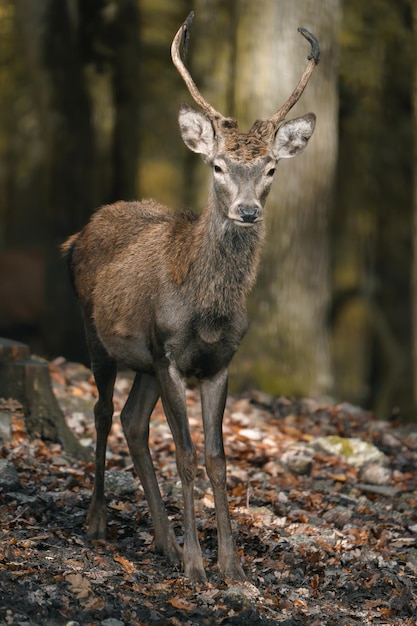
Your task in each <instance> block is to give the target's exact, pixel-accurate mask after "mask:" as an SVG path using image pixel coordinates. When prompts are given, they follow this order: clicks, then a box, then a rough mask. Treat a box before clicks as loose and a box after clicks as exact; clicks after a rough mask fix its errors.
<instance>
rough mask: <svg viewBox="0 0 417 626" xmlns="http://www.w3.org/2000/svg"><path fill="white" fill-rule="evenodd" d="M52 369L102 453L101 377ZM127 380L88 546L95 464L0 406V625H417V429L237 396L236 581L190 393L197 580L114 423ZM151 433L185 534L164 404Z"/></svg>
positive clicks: (76, 426)
mask: <svg viewBox="0 0 417 626" xmlns="http://www.w3.org/2000/svg"><path fill="white" fill-rule="evenodd" d="M51 375H52V379H53V385H54V390H55V393H56V395H57V396H58V399H59V401H60V403H61V405H62V407H63V410H64V411H65V414H66V416H67V419H68V423H69V425H70V427H71V428H72V429H73V431H74V432H75V433H76V435H77V436H78V437H79V438H80V439H81V441H82V443H83V444H84V445H86V446H89V447H91V449H92V450H93V446H94V424H93V414H92V407H93V404H94V401H95V397H96V389H95V387H94V384H93V381H92V378H91V374H90V372H89V371H88V370H87V369H86V368H84V367H83V366H81V365H77V364H71V363H67V362H65V361H64V360H62V359H61V360H57V361H55V362H54V363H52V364H51ZM129 385H130V381H129V379H128V378H126V377H123V376H121V377H119V378H118V380H117V385H116V392H115V407H116V413H115V419H114V422H113V427H112V431H111V435H110V437H109V452H108V469H109V470H110V471H109V472H108V476H109V481H108V482H109V484H108V487H107V493H108V509H109V518H108V539H107V541H106V542H103V541H101V542H87V540H86V539H85V535H84V531H85V528H84V523H85V517H86V511H87V507H88V503H89V499H90V494H91V489H92V483H93V464H92V462H91V463H85V462H81V461H75V460H74V459H72V458H70V457H68V455H66V454H65V452H64V451H62V449H61V447H60V446H59V445H58V444H52V443H50V444H48V443H47V442H44V441H41V440H39V439H37V440H30V439H29V438H28V437H27V434H26V431H25V422H24V417H23V413H22V411H21V407H20V406H19V404H18V403H16V402H14V401H13V400H10V399H8V400H2V401H0V413H3V414H8V415H9V416H10V419H11V437H9V439H8V440H7V441H3V443H2V445H1V447H0V463H1V467H0V532H1V543H0V624H1V625H15V624H16V625H17V624H19V625H21V626H33V625H36V626H38V625H39V626H55V625H61V624H62V625H64V624H65V625H67V626H76V625H77V624H80V625H81V626H87V625H103V626H123V625H124V626H129V625H132V626H136V625H146V626H148V625H149V626H171V625H172V626H179V625H185V626H194V625H207V626H212V625H220V624H221V625H229V624H230V625H232V624H235V625H236V624H245V625H246V626H250V625H258V626H261V625H272V624H279V625H281V626H298V625H308V626H318V625H320V626H330V625H334V626H336V625H337V626H350V625H354V624H355V625H356V624H360V625H364V626H367V625H371V624H372V626H375V625H380V626H388V625H389V626H391V625H401V626H412V625H413V626H414V625H415V624H417V430H416V429H415V430H414V432H413V429H412V428H410V427H404V426H400V425H398V424H397V425H396V424H392V423H382V422H378V421H376V420H374V419H373V418H372V415H370V414H369V413H367V412H366V411H363V410H361V409H358V408H356V407H352V406H350V405H347V404H341V405H337V406H333V405H325V404H318V403H317V402H314V401H311V400H298V401H295V400H294V401H293V400H289V399H285V398H269V397H267V396H265V395H263V394H259V393H253V394H252V395H250V396H249V395H248V396H247V397H232V396H230V397H229V399H228V404H227V410H226V415H225V424H224V439H225V448H226V453H227V458H228V491H229V495H230V508H231V514H232V519H233V528H234V533H235V539H236V543H237V545H238V550H239V556H240V557H241V559H242V563H243V564H244V568H245V570H246V573H247V576H248V582H247V583H244V584H240V585H235V584H233V581H229V580H224V579H222V578H221V577H220V575H219V572H218V570H217V567H216V545H217V542H216V529H215V516H214V508H213V496H212V491H211V488H210V484H209V481H208V479H207V476H206V473H205V470H204V469H203V468H204V464H203V459H204V447H203V445H204V444H203V436H202V428H201V417H200V408H199V397H198V393H197V391H196V390H193V389H191V390H189V391H188V392H187V403H188V409H189V415H190V422H191V430H192V435H193V439H194V442H195V445H196V448H197V451H198V455H199V460H200V465H201V470H200V471H199V474H198V478H197V480H196V510H197V518H198V526H199V533H200V539H201V544H202V550H203V556H204V561H205V565H206V571H207V577H208V582H207V583H206V584H201V585H192V584H191V583H190V582H189V581H188V580H187V579H186V578H185V577H184V576H183V574H182V573H181V570H180V569H179V568H173V567H172V566H169V565H167V564H166V562H165V561H164V559H163V558H162V557H160V556H158V555H156V554H154V552H153V547H152V543H153V530H152V523H151V520H150V517H149V513H148V508H147V505H146V501H145V498H144V495H143V492H142V489H141V487H140V485H139V484H138V482H137V481H136V478H134V477H133V470H132V465H131V460H130V458H129V453H128V449H127V447H126V444H125V440H124V437H123V433H122V429H121V425H120V419H119V415H120V410H121V407H122V405H123V402H124V400H125V398H126V394H127V392H128V389H129ZM323 436H325V437H327V438H328V437H333V439H334V440H335V441H339V442H341V445H342V447H341V448H340V453H339V454H336V453H329V452H328V451H327V452H326V451H324V450H323V449H321V448H320V446H317V445H316V443H317V439H316V438H317V437H323ZM338 438H341V439H338ZM344 438H350V440H351V441H354V440H360V441H362V442H368V444H372V446H375V447H376V448H377V449H378V450H379V451H381V452H383V453H384V456H382V455H381V456H379V457H377V458H376V460H375V461H373V462H369V461H368V462H361V461H357V460H356V461H353V460H352V458H350V456H349V453H350V452H351V450H350V446H346V441H345V439H344ZM150 439H151V442H152V443H151V446H152V454H153V459H154V463H155V466H156V468H157V475H158V480H159V482H160V485H161V489H162V491H163V493H164V499H165V501H166V504H167V508H168V511H169V515H170V518H171V520H172V524H173V526H174V528H175V531H176V534H177V536H178V537H179V541H180V542H181V534H182V510H181V489H180V486H179V484H178V479H177V472H176V468H175V460H174V448H173V443H172V439H171V436H170V433H169V430H168V427H167V425H166V422H165V418H164V417H163V413H162V409H161V407H160V406H157V408H156V410H155V412H154V416H153V418H152V422H151V436H150ZM343 442H344V443H343ZM343 446H344V447H343ZM369 447H371V446H369Z"/></svg>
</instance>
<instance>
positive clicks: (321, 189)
mask: <svg viewBox="0 0 417 626" xmlns="http://www.w3.org/2000/svg"><path fill="white" fill-rule="evenodd" d="M339 12H340V11H339V0H323V2H321V3H320V10H317V3H315V2H314V1H313V0H297V2H291V1H289V0H285V1H284V2H280V3H277V2H268V1H267V0H264V1H261V2H256V3H255V2H251V1H250V0H240V1H239V2H238V3H237V25H238V29H237V48H236V78H235V90H234V93H235V114H236V117H237V119H238V121H239V123H240V124H241V126H242V128H247V127H249V126H250V125H251V124H252V123H253V121H254V120H255V119H257V118H261V119H265V118H268V117H269V116H271V115H272V114H273V113H274V112H275V111H276V110H277V109H278V107H279V106H280V105H281V104H282V103H283V102H284V101H285V100H286V99H287V98H288V96H289V95H290V94H291V92H292V91H293V89H294V87H295V86H296V85H297V83H298V80H299V78H300V76H301V74H302V72H303V70H304V68H305V65H306V57H307V55H308V54H309V53H310V47H309V45H308V43H307V42H306V41H305V40H304V39H303V38H302V37H301V35H300V34H299V33H298V32H297V27H298V26H304V27H306V28H307V29H308V30H310V31H311V32H312V33H314V34H315V35H316V37H317V38H318V39H319V41H320V47H321V60H320V64H319V65H318V67H317V68H316V70H315V72H314V74H313V76H312V78H311V80H310V83H309V85H308V87H307V88H306V91H305V93H304V94H303V96H302V98H301V100H300V102H299V103H298V104H297V105H296V106H295V107H294V109H293V110H292V111H291V112H290V113H289V115H288V116H287V119H289V118H294V117H297V116H300V115H302V114H304V113H307V112H309V111H313V112H315V113H316V114H317V118H318V119H317V126H316V130H315V133H314V135H313V137H312V139H311V141H310V143H309V146H308V148H307V150H306V151H305V153H303V155H302V156H300V157H298V158H296V159H294V160H288V161H281V162H280V163H279V165H278V170H277V174H276V179H275V182H274V185H273V188H272V191H271V195H270V197H269V198H268V201H267V220H268V221H267V229H268V238H267V242H266V246H265V251H264V255H263V261H262V263H261V270H260V275H259V277H258V282H257V286H256V287H255V290H254V293H253V295H252V298H251V300H250V317H251V320H252V325H251V328H250V330H249V333H248V335H247V337H246V338H245V340H244V342H243V344H242V347H241V350H240V352H239V353H238V355H237V358H236V361H235V365H234V375H235V378H236V379H237V380H238V381H239V383H240V385H242V384H245V385H254V386H258V387H262V388H264V389H266V390H268V391H270V392H272V393H281V394H311V395H321V394H325V393H328V392H330V391H331V390H332V375H331V367H330V359H329V349H328V330H327V309H328V303H329V288H330V285H329V252H328V232H327V221H328V212H329V208H330V201H331V197H332V191H333V181H334V173H335V165H336V158H337V114H338V100H337V70H338V66H337V57H338V54H337V53H338V46H337V36H338V26H339Z"/></svg>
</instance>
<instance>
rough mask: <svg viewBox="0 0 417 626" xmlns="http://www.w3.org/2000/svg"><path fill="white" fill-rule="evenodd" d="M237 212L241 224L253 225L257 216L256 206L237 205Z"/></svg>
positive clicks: (257, 208)
mask: <svg viewBox="0 0 417 626" xmlns="http://www.w3.org/2000/svg"><path fill="white" fill-rule="evenodd" d="M238 211H239V215H240V217H241V218H242V222H248V223H250V224H253V222H254V221H255V220H256V219H257V217H258V216H259V207H257V206H250V205H247V204H239V206H238Z"/></svg>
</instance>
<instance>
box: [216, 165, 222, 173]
mask: <svg viewBox="0 0 417 626" xmlns="http://www.w3.org/2000/svg"><path fill="white" fill-rule="evenodd" d="M214 171H215V172H216V174H222V173H223V170H222V168H221V167H220V165H215V166H214Z"/></svg>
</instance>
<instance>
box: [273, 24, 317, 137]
mask: <svg viewBox="0 0 417 626" xmlns="http://www.w3.org/2000/svg"><path fill="white" fill-rule="evenodd" d="M297 30H298V32H299V33H301V34H302V36H303V37H305V38H306V39H307V41H309V42H310V44H311V53H310V54H309V56H308V57H307V59H308V64H307V67H306V69H305V70H304V73H303V75H302V76H301V78H300V82H299V83H298V85H297V87H296V88H295V89H294V91H293V92H292V94H291V95H290V97H289V98H288V100H287V101H286V102H285V103H284V104H283V105H282V107H281V108H280V109H278V111H277V112H276V113H275V115H273V116H272V117H271V118H270V121H271V122H272V124H273V125H274V127H275V128H277V127H278V125H279V124H280V122H282V120H283V119H284V118H285V116H286V115H287V113H288V111H290V109H292V107H293V106H294V105H295V104H296V102H298V100H299V99H300V97H301V94H302V93H303V91H304V89H305V87H306V85H307V83H308V81H309V80H310V76H311V75H312V73H313V70H314V68H315V67H316V65H317V64H318V62H319V60H320V46H319V42H318V40H317V39H316V37H315V36H314V35H312V34H311V33H310V32H309V31H308V30H307V29H306V28H301V27H300V28H298V29H297Z"/></svg>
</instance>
